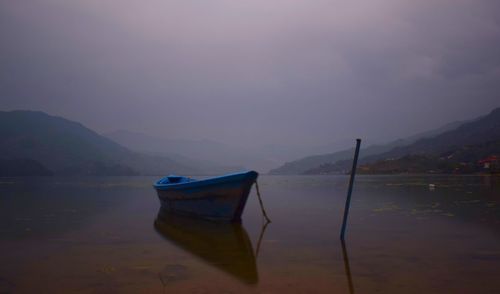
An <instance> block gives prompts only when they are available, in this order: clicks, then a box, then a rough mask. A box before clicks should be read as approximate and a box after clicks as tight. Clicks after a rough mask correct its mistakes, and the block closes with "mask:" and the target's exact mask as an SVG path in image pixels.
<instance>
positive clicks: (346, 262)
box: [340, 240, 354, 294]
mask: <svg viewBox="0 0 500 294" xmlns="http://www.w3.org/2000/svg"><path fill="white" fill-rule="evenodd" d="M340 243H341V245H342V257H343V258H344V270H345V274H346V276H347V285H348V287H349V293H350V294H354V283H353V281H352V275H351V267H350V264H349V255H347V248H346V245H345V242H344V241H342V240H341V241H340Z"/></svg>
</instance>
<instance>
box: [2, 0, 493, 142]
mask: <svg viewBox="0 0 500 294" xmlns="http://www.w3.org/2000/svg"><path fill="white" fill-rule="evenodd" d="M0 42H1V43H0V109H1V110H10V109H33V110H43V111H46V112H48V113H50V114H54V115H60V116H64V117H66V118H69V119H73V120H77V121H80V122H82V123H83V124H85V125H87V126H88V127H90V128H92V129H95V130H96V131H98V132H108V131H113V130H116V129H127V130H132V131H139V132H143V133H147V134H151V135H156V136H162V137H169V138H186V139H201V138H208V139H213V140H217V141H221V142H225V143H232V144H236V145H238V144H239V145H244V144H255V145H266V144H279V145H287V144H293V145H300V146H313V145H322V144H327V143H329V142H332V141H343V140H345V139H351V138H355V137H362V138H365V139H367V140H368V141H369V142H384V141H387V140H391V139H395V138H397V137H404V136H407V135H411V134H413V133H416V132H420V131H425V130H428V129H432V128H435V127H438V126H440V125H442V124H445V123H447V122H450V121H455V120H462V119H469V118H473V117H476V116H478V115H482V114H485V113H487V112H488V111H490V110H491V109H493V108H494V107H499V106H500V94H499V93H500V1H498V0H491V1H487V0H470V1H462V0H444V1H440V0H432V1H426V0H423V1H404V0H370V1H321V0H318V1H315V0H307V1H306V0H302V1H295V0H280V1H273V0H265V1H264V0H252V1H243V0H241V1H239V0H225V1H224V0H212V1H208V0H196V1H195V0H193V1H190V0H178V1H169V0H141V1H130V0H127V1H123V0H120V1H118V0H75V1H67V0H38V1H35V0H19V1H17V0H16V1H12V0H0Z"/></svg>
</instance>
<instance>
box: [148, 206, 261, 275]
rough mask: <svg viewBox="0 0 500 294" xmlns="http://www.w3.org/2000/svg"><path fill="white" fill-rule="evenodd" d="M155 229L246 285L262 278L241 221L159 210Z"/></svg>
mask: <svg viewBox="0 0 500 294" xmlns="http://www.w3.org/2000/svg"><path fill="white" fill-rule="evenodd" d="M154 226H155V229H156V231H157V232H158V233H159V234H160V235H161V236H162V237H164V238H165V239H167V240H168V241H171V242H172V243H174V244H175V245H177V246H178V247H180V248H182V249H183V250H185V251H187V252H189V253H191V254H192V255H194V256H196V257H198V258H200V259H201V260H203V261H204V262H206V263H208V264H209V265H212V266H214V267H216V268H218V269H220V270H222V271H223V272H226V273H228V274H230V275H231V276H233V277H235V278H237V279H238V280H240V281H242V282H244V283H246V284H256V283H257V282H258V280H259V278H258V273H257V264H256V261H255V255H254V251H253V247H252V243H251V242H250V239H249V238H248V234H247V232H246V231H245V229H244V228H243V226H242V225H241V224H237V223H234V224H232V223H213V222H208V221H204V220H197V219H194V218H188V217H183V216H178V215H173V214H171V213H168V212H167V211H165V210H162V209H160V211H159V212H158V216H157V218H156V220H155V224H154Z"/></svg>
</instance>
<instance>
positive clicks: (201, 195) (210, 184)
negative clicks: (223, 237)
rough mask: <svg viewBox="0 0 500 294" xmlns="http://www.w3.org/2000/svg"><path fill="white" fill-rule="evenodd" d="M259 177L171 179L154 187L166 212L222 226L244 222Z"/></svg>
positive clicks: (249, 174)
mask: <svg viewBox="0 0 500 294" xmlns="http://www.w3.org/2000/svg"><path fill="white" fill-rule="evenodd" d="M258 175H259V174H258V173H257V172H255V171H245V172H239V173H233V174H228V175H224V176H219V177H213V178H207V179H201V180H196V179H192V178H189V177H183V176H176V175H170V176H166V177H164V178H162V179H160V180H159V181H157V182H156V183H155V184H154V188H155V189H156V191H157V193H158V198H159V199H160V202H161V207H162V209H163V210H164V211H167V212H170V213H175V214H180V215H185V216H191V217H197V218H202V219H206V220H211V221H219V222H241V215H242V213H243V209H244V208H245V204H246V202H247V198H248V193H249V192H250V189H251V188H252V185H253V183H255V181H256V180H257V177H258Z"/></svg>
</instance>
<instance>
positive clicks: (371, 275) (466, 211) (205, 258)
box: [0, 175, 500, 294]
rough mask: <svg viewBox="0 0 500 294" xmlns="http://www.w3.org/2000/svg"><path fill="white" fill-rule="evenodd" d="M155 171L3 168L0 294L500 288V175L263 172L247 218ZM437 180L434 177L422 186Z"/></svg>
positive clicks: (481, 290) (479, 290) (468, 290)
mask: <svg viewBox="0 0 500 294" xmlns="http://www.w3.org/2000/svg"><path fill="white" fill-rule="evenodd" d="M154 180H156V178H153V177H116V178H115V177H102V178H59V177H47V178H33V179H28V178H24V179H11V178H3V179H0V252H1V253H0V293H200V294H201V293H500V279H499V277H500V177H498V176H438V175H435V176H358V177H357V180H356V185H355V187H354V192H353V196H352V203H351V211H350V212H351V214H350V217H349V223H348V227H347V233H346V244H345V245H346V246H345V247H343V246H342V245H341V243H340V241H339V231H340V226H341V220H342V212H343V208H344V202H345V196H346V190H347V183H348V177H347V176H261V177H260V178H259V186H260V190H261V194H262V198H263V201H264V205H265V207H266V210H267V213H268V215H269V217H270V218H271V220H272V223H270V224H268V225H267V226H265V227H264V226H263V224H264V222H263V218H262V214H261V210H260V207H259V203H258V201H257V197H256V195H255V190H254V189H252V192H251V194H250V198H249V201H248V203H247V207H246V209H245V211H244V214H243V223H242V225H241V226H238V225H229V224H228V225H216V224H213V223H210V222H204V221H197V220H193V219H185V218H178V217H171V216H168V215H164V214H162V213H161V211H159V207H160V205H159V201H158V199H157V196H156V192H155V191H154V189H153V188H152V182H153V181H154ZM429 184H433V185H434V186H429Z"/></svg>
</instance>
